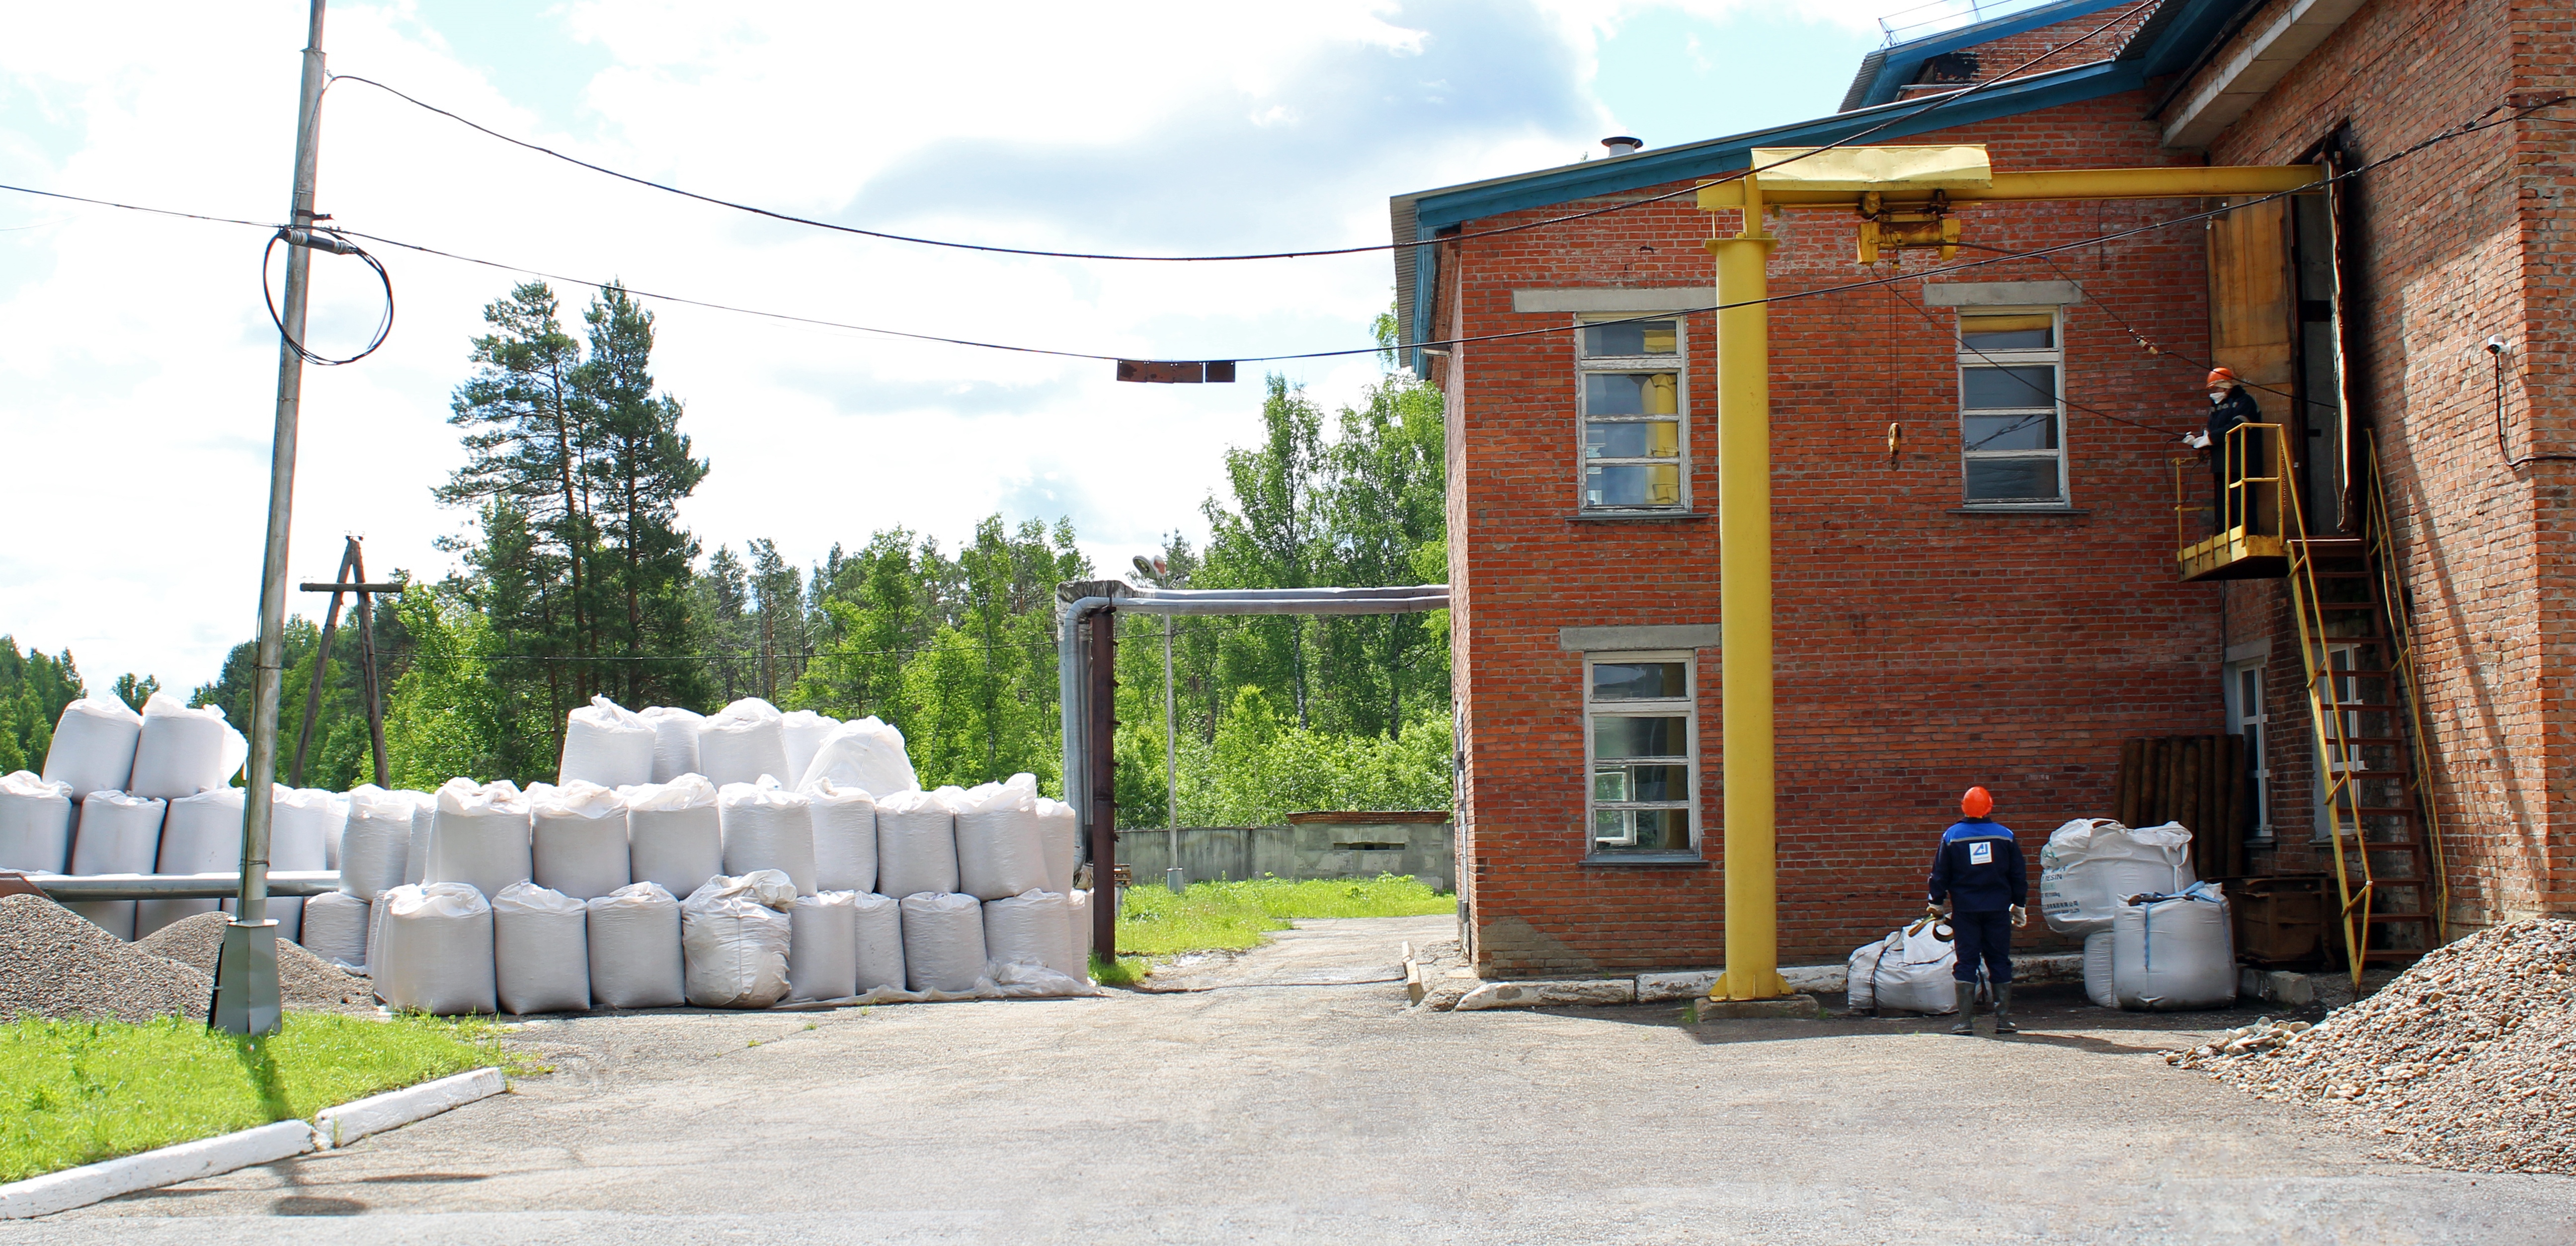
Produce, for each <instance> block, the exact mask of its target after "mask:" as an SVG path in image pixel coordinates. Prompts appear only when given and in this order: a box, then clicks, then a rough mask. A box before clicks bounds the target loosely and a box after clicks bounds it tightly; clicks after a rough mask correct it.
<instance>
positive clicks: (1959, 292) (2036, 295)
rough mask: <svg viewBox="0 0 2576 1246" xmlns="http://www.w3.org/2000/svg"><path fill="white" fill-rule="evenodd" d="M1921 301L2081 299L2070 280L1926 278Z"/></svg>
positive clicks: (2005, 303) (2058, 302)
mask: <svg viewBox="0 0 2576 1246" xmlns="http://www.w3.org/2000/svg"><path fill="white" fill-rule="evenodd" d="M1923 301H1924V302H1925V303H1926V304H1929V305H1930V306H1933V307H2046V306H2050V305H2052V304H2053V305H2055V306H2059V307H2064V306H2067V305H2068V304H2071V303H2081V302H2083V301H2084V287H2082V286H2079V285H2077V284H2075V283H2074V282H2072V281H1927V282H1924V283H1923Z"/></svg>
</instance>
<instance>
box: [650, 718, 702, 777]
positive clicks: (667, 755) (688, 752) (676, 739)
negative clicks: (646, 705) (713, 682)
mask: <svg viewBox="0 0 2576 1246" xmlns="http://www.w3.org/2000/svg"><path fill="white" fill-rule="evenodd" d="M641 717H642V718H643V719H644V721H645V722H646V723H647V724H649V725H650V726H651V727H652V728H653V777H652V779H651V780H650V782H654V783H668V782H670V781H671V780H673V779H676V778H679V777H680V776H681V775H684V774H698V773H700V771H699V769H698V728H699V726H700V725H702V724H704V723H705V722H706V721H707V720H706V716H705V715H703V714H699V713H696V712H695V711H691V710H684V709H681V708H679V707H677V706H671V705H656V706H654V707H653V708H651V709H648V710H646V711H644V713H643V714H642V715H641Z"/></svg>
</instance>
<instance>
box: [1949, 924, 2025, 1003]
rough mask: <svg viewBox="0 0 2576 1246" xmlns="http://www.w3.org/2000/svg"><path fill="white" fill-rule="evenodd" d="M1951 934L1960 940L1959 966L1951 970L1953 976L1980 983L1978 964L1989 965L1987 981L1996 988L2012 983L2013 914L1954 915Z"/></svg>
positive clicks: (1956, 965)
mask: <svg viewBox="0 0 2576 1246" xmlns="http://www.w3.org/2000/svg"><path fill="white" fill-rule="evenodd" d="M1950 934H1951V937H1952V938H1954V939H1956V940H1958V942H1956V943H1955V944H1953V945H1952V946H1953V947H1955V948H1957V949H1958V952H1959V963H1957V964H1955V965H1952V966H1951V967H1950V976H1951V977H1953V978H1957V979H1958V980H1959V981H1961V982H1974V981H1976V980H1977V962H1978V961H1981V960H1982V961H1984V962H1985V963H1986V981H1988V982H1991V983H1993V984H1994V985H1996V986H2002V985H2003V984H2004V983H2007V982H2010V981H2012V913H2011V912H2009V911H1997V912H1993V913H1952V914H1951V915H1950Z"/></svg>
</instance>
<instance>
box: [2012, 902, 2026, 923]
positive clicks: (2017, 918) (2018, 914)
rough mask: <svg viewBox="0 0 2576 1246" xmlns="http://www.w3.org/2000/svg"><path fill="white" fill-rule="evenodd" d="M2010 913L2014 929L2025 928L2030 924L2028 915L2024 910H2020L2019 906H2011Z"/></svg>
mask: <svg viewBox="0 0 2576 1246" xmlns="http://www.w3.org/2000/svg"><path fill="white" fill-rule="evenodd" d="M2012 913H2013V925H2014V926H2015V927H2016V928H2018V927H2021V926H2027V925H2029V924H2030V914H2029V913H2028V912H2027V911H2025V910H2024V909H2023V908H2022V906H2020V905H2018V904H2016V905H2014V906H2012Z"/></svg>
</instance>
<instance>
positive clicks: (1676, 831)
mask: <svg viewBox="0 0 2576 1246" xmlns="http://www.w3.org/2000/svg"><path fill="white" fill-rule="evenodd" d="M1697 665H1698V663H1697V662H1696V661H1694V660H1693V656H1692V654H1691V652H1690V651H1689V650H1680V651H1677V652H1668V653H1587V654H1585V655H1583V761H1584V773H1585V774H1587V775H1589V776H1590V782H1589V784H1588V785H1587V787H1586V793H1585V810H1584V813H1585V817H1584V825H1586V826H1588V827H1590V828H1591V830H1590V834H1591V836H1592V852H1593V853H1594V854H1595V855H1600V856H1614V855H1622V854H1629V853H1649V852H1652V853H1687V852H1692V851H1694V850H1696V849H1697V847H1698V845H1699V799H1698V797H1699V697H1698V692H1699V688H1698V679H1699V677H1698V674H1697V672H1696V670H1695V668H1696V667H1697Z"/></svg>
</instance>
